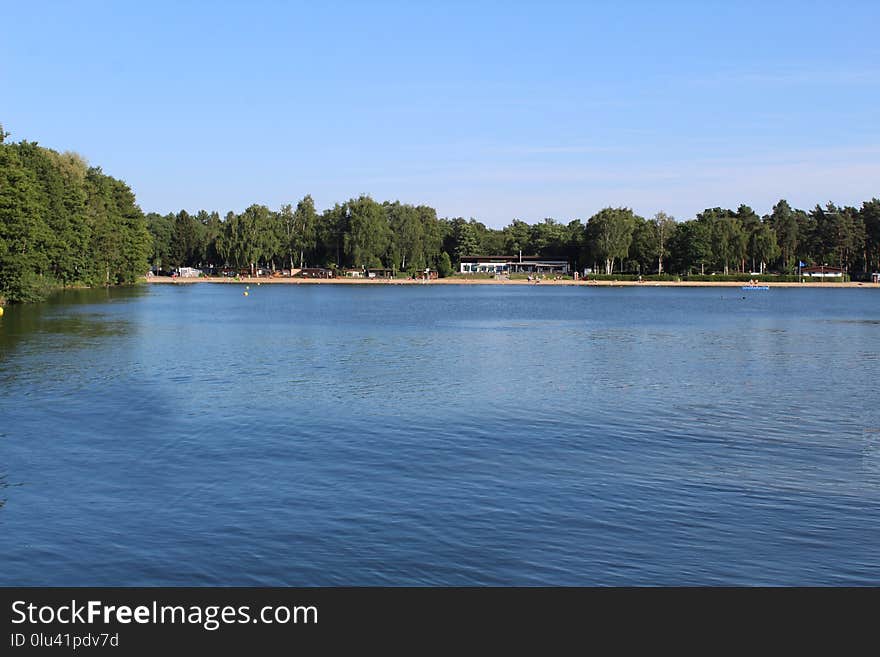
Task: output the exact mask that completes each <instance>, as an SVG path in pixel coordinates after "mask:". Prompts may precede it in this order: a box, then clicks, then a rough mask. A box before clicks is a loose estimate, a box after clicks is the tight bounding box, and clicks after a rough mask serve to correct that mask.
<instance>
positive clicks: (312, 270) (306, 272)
mask: <svg viewBox="0 0 880 657" xmlns="http://www.w3.org/2000/svg"><path fill="white" fill-rule="evenodd" d="M299 275H300V277H301V278H336V272H335V271H333V270H332V269H327V268H326V267H306V268H305V269H301V270H300V272H299Z"/></svg>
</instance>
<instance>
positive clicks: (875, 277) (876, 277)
mask: <svg viewBox="0 0 880 657" xmlns="http://www.w3.org/2000/svg"><path fill="white" fill-rule="evenodd" d="M871 282H872V283H880V273H878V272H874V273H873V274H871Z"/></svg>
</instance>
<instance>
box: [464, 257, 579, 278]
mask: <svg viewBox="0 0 880 657" xmlns="http://www.w3.org/2000/svg"><path fill="white" fill-rule="evenodd" d="M569 271H570V267H569V264H568V260H566V259H564V258H560V257H557V256H548V257H541V256H524V255H493V256H480V255H475V256H462V258H461V265H460V273H462V274H510V273H529V274H568V273H569Z"/></svg>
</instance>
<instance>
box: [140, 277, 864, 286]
mask: <svg viewBox="0 0 880 657" xmlns="http://www.w3.org/2000/svg"><path fill="white" fill-rule="evenodd" d="M144 280H146V282H147V283H151V284H157V285H192V284H194V283H218V284H227V285H230V284H231V285H242V284H245V285H538V286H541V287H544V286H548V285H567V286H578V287H733V288H740V287H743V286H744V285H745V284H746V283H744V282H738V281H719V282H713V281H642V282H639V281H591V280H587V281H574V280H571V279H568V280H558V281H556V280H549V279H548V280H543V281H538V282H535V281H529V280H526V279H513V280H496V279H488V278H482V279H470V278H459V277H450V278H438V279H435V280H431V281H427V282H426V281H422V280H413V279H384V278H383V279H364V278H268V277H248V278H239V279H235V278H228V277H218V276H215V277H201V278H170V277H167V276H151V277H148V278H145V279H144ZM761 285H767V286H769V287H771V288H776V287H778V288H783V287H803V288H807V287H817V288H865V289H880V283H860V282H851V283H820V282H813V281H811V282H808V283H783V282H780V283H761Z"/></svg>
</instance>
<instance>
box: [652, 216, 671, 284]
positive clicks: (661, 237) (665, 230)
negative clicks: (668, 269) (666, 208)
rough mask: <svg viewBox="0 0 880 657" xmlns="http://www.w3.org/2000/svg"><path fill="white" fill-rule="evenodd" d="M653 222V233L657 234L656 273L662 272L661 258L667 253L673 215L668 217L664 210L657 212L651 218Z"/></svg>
mask: <svg viewBox="0 0 880 657" xmlns="http://www.w3.org/2000/svg"><path fill="white" fill-rule="evenodd" d="M651 221H652V223H653V224H654V233H655V234H656V236H657V241H656V248H657V252H656V256H657V273H658V274H662V273H663V259H664V258H666V257H667V256H668V255H669V240H670V239H671V238H672V233H673V232H674V231H675V227H676V222H675V217H670V216H669V215H668V214H666V213H665V212H658V213H657V214H655V215H654V218H653V219H652V220H651Z"/></svg>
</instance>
